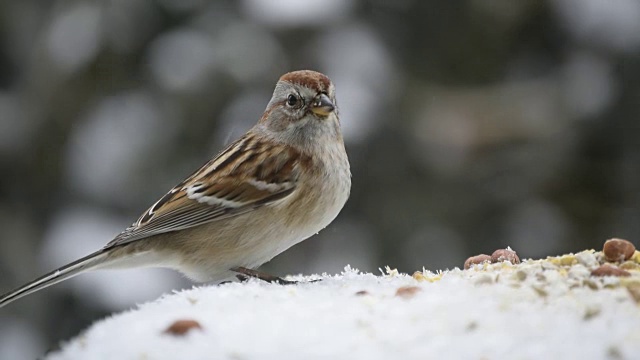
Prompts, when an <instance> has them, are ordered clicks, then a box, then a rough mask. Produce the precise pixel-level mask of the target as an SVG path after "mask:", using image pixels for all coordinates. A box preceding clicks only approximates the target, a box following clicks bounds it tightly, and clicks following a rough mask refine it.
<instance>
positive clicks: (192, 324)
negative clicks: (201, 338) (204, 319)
mask: <svg viewBox="0 0 640 360" xmlns="http://www.w3.org/2000/svg"><path fill="white" fill-rule="evenodd" d="M191 329H202V326H200V323H198V322H197V321H195V320H188V319H187V320H176V321H175V322H174V323H173V324H171V325H170V326H169V327H168V328H167V329H166V330H165V331H164V332H165V333H166V334H171V335H176V336H181V335H184V334H186V333H187V332H189V331H191Z"/></svg>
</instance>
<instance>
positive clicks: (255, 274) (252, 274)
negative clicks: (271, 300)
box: [231, 266, 298, 285]
mask: <svg viewBox="0 0 640 360" xmlns="http://www.w3.org/2000/svg"><path fill="white" fill-rule="evenodd" d="M231 271H235V272H237V273H238V275H236V277H237V278H238V279H239V280H240V281H247V280H248V279H249V278H256V279H260V280H262V281H266V282H268V283H277V284H280V285H291V284H297V283H298V282H297V281H291V280H285V279H283V278H281V277H278V276H275V275H271V274H267V273H264V272H261V271H258V270H253V269H247V268H246V267H242V266H237V267H234V268H231Z"/></svg>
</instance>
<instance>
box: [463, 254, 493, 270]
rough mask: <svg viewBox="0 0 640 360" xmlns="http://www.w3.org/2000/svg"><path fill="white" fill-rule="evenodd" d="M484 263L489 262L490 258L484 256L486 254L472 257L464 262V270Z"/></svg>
mask: <svg viewBox="0 0 640 360" xmlns="http://www.w3.org/2000/svg"><path fill="white" fill-rule="evenodd" d="M485 262H491V256H489V255H486V254H480V255H476V256H472V257H470V258H468V259H467V260H465V262H464V269H465V270H467V269H469V268H471V266H473V265H477V264H482V263H485Z"/></svg>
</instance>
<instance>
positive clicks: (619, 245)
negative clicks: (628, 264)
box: [602, 238, 636, 262]
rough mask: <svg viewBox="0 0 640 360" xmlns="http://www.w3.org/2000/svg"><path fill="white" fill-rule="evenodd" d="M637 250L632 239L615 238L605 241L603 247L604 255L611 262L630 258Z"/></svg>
mask: <svg viewBox="0 0 640 360" xmlns="http://www.w3.org/2000/svg"><path fill="white" fill-rule="evenodd" d="M635 251H636V247H635V246H633V244H632V243H631V241H628V240H624V239H615V238H614V239H609V240H607V241H605V243H604V246H603V248H602V252H603V253H604V257H605V258H606V259H607V261H611V262H613V261H624V260H629V259H630V258H631V256H632V255H633V253H634V252H635Z"/></svg>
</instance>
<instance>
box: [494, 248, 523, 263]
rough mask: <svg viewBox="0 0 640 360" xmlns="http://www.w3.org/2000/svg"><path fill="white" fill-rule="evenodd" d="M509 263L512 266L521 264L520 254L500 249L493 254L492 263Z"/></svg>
mask: <svg viewBox="0 0 640 360" xmlns="http://www.w3.org/2000/svg"><path fill="white" fill-rule="evenodd" d="M503 261H508V262H510V263H512V264H520V258H518V254H516V252H515V251H513V250H511V249H498V250H496V251H494V252H493V254H491V262H494V263H497V262H503Z"/></svg>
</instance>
